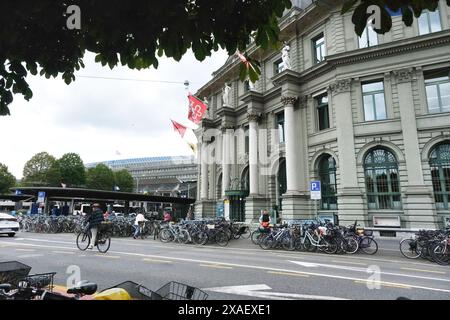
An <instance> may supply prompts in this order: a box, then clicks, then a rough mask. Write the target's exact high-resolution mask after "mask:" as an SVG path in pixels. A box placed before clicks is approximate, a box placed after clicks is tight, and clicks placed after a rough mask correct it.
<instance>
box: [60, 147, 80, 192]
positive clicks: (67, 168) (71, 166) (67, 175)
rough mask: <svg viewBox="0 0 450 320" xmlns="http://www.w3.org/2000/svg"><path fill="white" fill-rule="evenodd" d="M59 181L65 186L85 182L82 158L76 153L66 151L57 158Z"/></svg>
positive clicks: (78, 184)
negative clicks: (59, 173)
mask: <svg viewBox="0 0 450 320" xmlns="http://www.w3.org/2000/svg"><path fill="white" fill-rule="evenodd" d="M58 166H59V168H60V172H61V182H62V183H64V184H66V185H67V186H81V185H84V184H85V183H86V170H85V167H84V164H83V160H81V157H80V156H79V155H78V154H76V153H66V154H65V155H63V156H62V157H61V159H59V160H58Z"/></svg>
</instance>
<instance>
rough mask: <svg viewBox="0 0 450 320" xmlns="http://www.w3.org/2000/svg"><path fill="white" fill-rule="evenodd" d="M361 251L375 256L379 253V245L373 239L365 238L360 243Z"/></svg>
mask: <svg viewBox="0 0 450 320" xmlns="http://www.w3.org/2000/svg"><path fill="white" fill-rule="evenodd" d="M359 247H360V248H361V251H362V252H364V253H365V254H370V255H373V254H375V253H377V251H378V243H377V242H376V241H375V240H374V239H373V238H371V237H363V238H362V239H361V240H360V242H359Z"/></svg>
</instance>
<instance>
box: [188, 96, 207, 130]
mask: <svg viewBox="0 0 450 320" xmlns="http://www.w3.org/2000/svg"><path fill="white" fill-rule="evenodd" d="M188 98H189V115H188V119H189V120H191V121H192V122H193V123H195V124H199V123H200V122H201V121H202V118H203V116H204V115H205V112H206V109H208V106H207V105H206V104H204V103H203V102H202V101H200V100H199V99H197V98H196V97H194V96H193V95H189V96H188Z"/></svg>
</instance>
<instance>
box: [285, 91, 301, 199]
mask: <svg viewBox="0 0 450 320" xmlns="http://www.w3.org/2000/svg"><path fill="white" fill-rule="evenodd" d="M297 100H298V97H294V96H291V97H282V98H281V101H282V103H283V105H284V126H285V138H286V142H285V145H286V177H287V181H286V184H287V193H288V194H296V193H297V194H298V193H299V183H298V172H297V163H298V157H297V152H296V134H295V114H294V105H295V103H296V102H297Z"/></svg>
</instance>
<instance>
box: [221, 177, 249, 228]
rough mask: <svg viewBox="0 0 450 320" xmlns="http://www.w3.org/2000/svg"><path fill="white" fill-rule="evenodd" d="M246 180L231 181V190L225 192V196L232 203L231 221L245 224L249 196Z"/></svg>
mask: <svg viewBox="0 0 450 320" xmlns="http://www.w3.org/2000/svg"><path fill="white" fill-rule="evenodd" d="M247 185H248V183H246V181H245V179H243V180H241V179H235V180H233V181H231V184H230V187H229V190H227V191H225V195H226V196H227V198H228V200H229V201H230V219H231V220H235V221H239V222H244V221H245V199H246V198H247V197H248V195H249V190H248V187H247Z"/></svg>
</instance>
